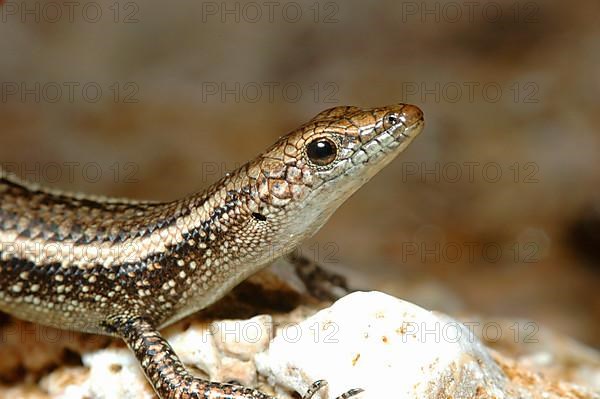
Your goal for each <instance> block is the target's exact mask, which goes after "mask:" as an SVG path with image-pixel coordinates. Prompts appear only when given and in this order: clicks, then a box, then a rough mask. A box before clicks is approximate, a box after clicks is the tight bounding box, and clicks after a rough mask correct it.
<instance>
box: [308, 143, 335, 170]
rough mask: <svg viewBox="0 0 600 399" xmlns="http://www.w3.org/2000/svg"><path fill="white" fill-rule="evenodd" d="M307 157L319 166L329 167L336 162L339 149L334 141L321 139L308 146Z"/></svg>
mask: <svg viewBox="0 0 600 399" xmlns="http://www.w3.org/2000/svg"><path fill="white" fill-rule="evenodd" d="M306 156H308V159H310V161H311V162H312V163H314V164H315V165H317V166H327V165H329V164H330V163H332V162H333V161H335V158H336V157H337V147H336V145H335V143H334V142H333V141H331V140H329V139H327V138H324V137H319V138H317V139H314V140H313V141H311V142H309V143H308V144H307V145H306Z"/></svg>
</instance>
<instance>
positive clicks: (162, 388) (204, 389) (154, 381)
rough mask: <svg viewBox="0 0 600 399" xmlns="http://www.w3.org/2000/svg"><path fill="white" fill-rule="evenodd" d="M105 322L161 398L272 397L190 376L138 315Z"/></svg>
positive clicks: (310, 392)
mask: <svg viewBox="0 0 600 399" xmlns="http://www.w3.org/2000/svg"><path fill="white" fill-rule="evenodd" d="M109 326H110V329H111V330H113V331H114V332H116V333H117V334H118V335H119V336H120V337H121V338H122V339H123V340H124V341H125V343H126V344H127V346H129V348H130V349H131V350H132V351H133V353H134V354H135V356H136V358H137V359H138V361H139V362H140V365H141V367H142V370H143V371H144V374H145V375H146V378H147V379H148V381H149V382H150V384H151V385H152V387H153V388H154V390H155V391H156V393H157V395H158V396H159V397H160V398H161V399H275V398H274V397H272V396H269V395H267V394H265V393H262V392H261V391H259V390H256V389H252V388H246V387H243V386H240V385H234V384H223V383H217V382H211V381H208V380H203V379H200V378H197V377H194V376H192V375H191V374H190V373H189V372H188V371H187V370H186V369H185V366H184V365H183V363H182V362H181V360H179V357H178V356H177V354H176V353H175V351H174V350H173V348H172V347H171V345H169V343H168V342H167V341H166V340H165V339H164V338H163V337H162V336H161V335H160V333H159V332H158V330H157V329H156V328H154V326H153V325H152V324H151V323H149V322H148V321H146V320H145V319H143V318H141V317H121V318H117V319H115V320H113V322H111V323H110V324H109ZM325 385H326V383H325V381H322V380H320V381H317V382H315V383H314V384H313V385H312V386H311V387H310V389H309V390H308V392H307V393H306V395H305V396H304V397H303V399H311V398H312V397H313V396H314V394H315V393H316V392H317V391H318V390H320V389H321V388H322V387H324V386H325ZM360 392H362V390H361V389H353V390H350V391H348V392H346V393H344V394H342V395H340V396H339V397H338V398H337V399H348V398H351V397H353V396H355V395H357V394H358V393H360Z"/></svg>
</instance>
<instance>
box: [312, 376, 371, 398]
mask: <svg viewBox="0 0 600 399" xmlns="http://www.w3.org/2000/svg"><path fill="white" fill-rule="evenodd" d="M325 386H327V381H325V380H318V381H315V382H313V384H312V385H311V386H310V388H308V391H307V392H306V394H305V395H304V396H303V397H302V399H312V397H313V396H314V395H315V393H317V392H318V391H319V390H321V389H322V388H323V387H325ZM361 392H364V389H362V388H354V389H351V390H349V391H347V392H344V393H343V394H341V395H340V396H338V397H337V398H335V399H349V398H352V397H354V396H356V395H358V394H359V393H361Z"/></svg>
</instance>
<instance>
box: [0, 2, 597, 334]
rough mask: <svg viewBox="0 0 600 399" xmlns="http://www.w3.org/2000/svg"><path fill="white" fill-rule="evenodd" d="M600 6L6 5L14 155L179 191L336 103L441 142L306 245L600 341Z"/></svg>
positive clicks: (133, 186)
mask: <svg viewBox="0 0 600 399" xmlns="http://www.w3.org/2000/svg"><path fill="white" fill-rule="evenodd" d="M599 16H600V3H598V2H597V1H594V0H587V1H580V2H577V6H569V5H567V4H566V3H564V2H559V1H514V0H500V1H492V2H485V1H484V2H477V1H475V2H471V3H468V2H467V3H462V2H452V1H427V2H421V1H415V2H411V1H404V2H400V1H393V0H389V1H379V2H366V1H360V0H351V1H343V2H342V1H323V2H314V1H313V0H308V1H304V0H302V1H292V2H277V1H275V2H270V3H269V2H221V1H216V2H211V1H206V2H200V1H194V0H189V1H177V2H173V3H167V2H164V1H156V0H145V1H143V2H137V1H131V2H127V1H121V2H116V3H115V2H113V1H112V0H110V1H108V0H107V1H92V2H86V1H84V2H77V1H75V2H60V1H52V2H46V1H5V2H4V5H3V6H2V8H1V9H0V54H1V55H0V82H1V87H0V89H1V93H0V94H1V98H0V126H1V127H0V132H1V134H0V160H1V162H2V164H3V166H4V167H5V168H6V169H9V170H12V171H15V172H16V173H17V174H19V175H21V176H23V177H26V178H28V179H29V180H34V181H38V182H41V183H45V184H48V185H51V186H53V187H57V188H62V189H69V190H83V191H86V192H89V193H96V194H106V195H114V196H128V197H134V198H152V199H161V200H168V199H173V198H176V197H179V196H182V195H185V194H187V193H189V192H192V191H197V190H200V189H202V188H203V187H206V186H207V185H208V184H210V183H211V182H213V181H215V180H217V178H218V177H219V176H221V175H222V174H224V173H225V172H226V171H227V170H230V169H233V168H235V167H236V166H237V165H239V164H241V163H243V162H244V161H246V160H247V159H249V158H251V157H253V156H254V155H256V154H257V153H259V152H261V151H262V150H263V149H264V148H265V147H266V146H268V145H269V144H270V143H271V142H272V141H273V140H274V139H276V138H277V137H278V136H280V135H282V134H284V133H286V132H287V131H289V130H291V129H293V128H295V127H296V126H297V125H299V124H301V123H303V122H305V121H306V120H308V119H309V118H311V117H312V116H313V115H314V114H316V113H317V112H319V111H320V110H322V109H324V108H328V107H331V106H335V105H346V104H351V105H358V106H364V107H369V106H376V105H383V104H387V103H395V102H410V103H414V104H417V105H419V106H420V107H421V108H423V110H424V111H425V115H426V122H427V127H426V130H425V132H424V134H423V135H422V136H421V137H419V138H418V139H417V140H416V141H415V142H414V143H413V145H412V146H411V147H410V148H409V149H408V150H407V151H406V153H405V154H403V155H402V156H401V158H400V159H398V160H397V161H396V162H395V163H393V164H392V165H390V166H389V167H388V168H386V169H385V170H384V171H382V172H381V173H380V174H379V175H378V176H376V177H375V178H374V179H373V180H372V182H371V183H369V184H368V185H367V186H365V187H364V188H363V189H362V190H361V191H360V192H358V193H357V194H356V195H355V196H354V197H353V198H352V199H351V200H350V201H349V202H348V203H347V204H346V205H344V206H343V207H342V208H341V209H340V210H339V211H338V212H337V213H336V214H335V216H334V217H333V218H332V219H331V221H330V222H329V223H328V224H327V225H326V227H325V228H324V229H323V230H322V231H321V232H320V233H319V234H318V235H317V236H316V237H315V238H314V239H313V240H312V241H311V242H309V243H307V244H306V245H305V246H304V247H303V253H304V254H305V255H307V256H310V257H312V258H316V259H317V260H319V261H320V262H322V263H325V264H328V265H329V266H330V267H332V268H334V269H336V270H339V271H343V272H344V273H346V274H347V275H349V276H350V277H351V282H352V284H353V285H354V286H357V287H363V288H365V289H378V290H382V291H385V292H388V293H391V294H394V295H396V296H399V297H401V298H405V299H408V300H411V301H414V302H416V303H418V304H420V305H422V306H425V307H428V308H431V309H439V310H443V311H448V312H450V313H453V314H455V315H456V314H470V313H473V314H485V315H489V316H506V317H512V318H518V317H523V318H530V319H533V320H536V321H539V322H541V323H544V324H547V325H549V326H551V327H553V328H555V329H556V330H559V331H562V332H565V333H568V334H571V335H573V336H574V337H577V338H579V339H581V340H583V341H584V342H586V343H588V344H591V345H594V346H600V295H599V294H598V289H599V287H600V263H599V262H600V248H599V247H600V244H599V242H600V238H599V236H600V222H599V219H600V193H599V190H598V187H600V135H599V132H598V130H599V126H600V113H598V94H599V93H600V90H599V89H600V73H599V72H598V71H599V70H600V68H599V67H600V44H599V43H600V24H599V23H598V18H599Z"/></svg>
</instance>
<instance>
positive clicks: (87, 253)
mask: <svg viewBox="0 0 600 399" xmlns="http://www.w3.org/2000/svg"><path fill="white" fill-rule="evenodd" d="M422 128H423V115H422V113H421V111H420V110H419V109H418V108H417V107H414V106H411V105H405V104H398V105H391V106H386V107H380V108H372V109H360V108H357V107H336V108H332V109H329V110H326V111H323V112H322V113H320V114H318V115H317V116H316V117H314V118H313V119H312V120H310V121H309V122H307V123H306V124H304V125H302V126H300V127H299V128H298V129H296V130H294V131H292V132H291V133H289V134H287V135H285V136H283V137H282V138H280V139H279V140H278V141H277V142H276V143H275V144H273V145H272V146H271V147H270V148H268V149H267V150H266V151H265V152H263V153H262V154H261V155H259V156H258V157H256V158H255V159H254V160H252V161H250V162H248V163H246V164H245V165H243V166H242V167H240V168H239V169H238V170H237V171H235V172H233V173H230V174H228V175H227V176H225V177H224V178H223V179H221V180H220V181H218V182H217V183H215V184H214V185H212V186H211V187H210V188H209V189H207V190H206V191H204V192H201V193H198V194H195V195H192V196H189V197H187V198H183V199H181V200H177V201H172V202H167V203H152V202H133V201H125V200H117V199H102V198H92V197H85V196H82V195H77V194H66V193H61V192H54V191H51V190H47V189H43V188H41V187H37V186H34V185H30V184H27V183H25V182H22V181H19V180H17V179H15V178H13V177H10V176H4V177H2V178H1V179H0V310H2V311H4V312H7V313H10V314H12V315H14V316H17V317H19V318H22V319H26V320H30V321H33V322H37V323H41V324H45V325H51V326H54V327H58V328H68V329H72V330H77V331H83V332H90V333H97V334H107V335H114V336H119V337H121V338H123V339H124V340H125V341H126V342H127V344H128V345H129V347H130V348H131V349H132V351H133V352H134V353H135V355H136V356H137V358H138V359H139V361H140V364H141V366H142V368H143V370H144V372H145V374H146V376H147V377H148V380H149V381H150V382H151V383H152V385H153V387H154V389H155V391H156V392H157V394H158V395H159V396H160V397H161V398H162V399H166V398H172V399H180V398H181V399H184V398H209V397H210V398H213V399H218V398H223V399H225V398H228V399H242V398H246V399H265V398H269V396H267V395H265V394H263V393H261V392H259V391H257V390H254V389H250V388H244V387H240V386H235V385H228V384H218V383H212V382H209V381H204V380H200V379H197V378H194V377H192V376H191V375H190V374H189V373H188V372H187V371H186V370H185V369H184V367H183V365H182V363H181V362H180V360H179V359H178V358H177V355H176V354H175V353H174V352H173V350H172V349H171V347H170V346H169V344H168V343H167V342H166V341H165V340H164V339H163V338H162V337H161V336H160V334H159V333H158V331H157V330H158V329H160V328H162V327H164V326H167V325H169V324H171V323H173V322H175V321H177V320H179V319H181V318H183V317H185V316H187V315H189V314H190V313H193V312H196V311H198V310H200V309H203V308H205V307H206V306H208V305H210V304H212V303H214V302H215V301H216V300H218V299H219V298H221V297H222V296H223V295H225V294H226V293H227V292H228V291H229V290H231V289H232V288H233V287H234V286H235V285H237V284H238V283H240V282H241V281H243V280H244V279H245V278H247V277H248V276H250V275H251V274H253V273H255V272H256V271H258V270H259V269H261V268H263V267H264V266H266V265H268V264H269V263H270V262H271V261H272V260H274V259H275V258H276V257H277V256H280V255H283V254H286V253H288V252H290V251H291V250H293V249H294V248H295V247H296V246H297V245H299V244H300V243H301V242H302V241H303V240H304V239H306V238H308V237H310V236H312V235H313V234H315V233H316V232H317V231H318V229H319V228H320V227H321V226H322V225H323V224H324V223H325V222H326V221H327V219H328V218H329V217H330V216H331V215H332V213H333V212H334V211H335V210H336V209H337V208H338V207H339V206H340V205H341V204H342V203H343V202H344V201H345V200H346V199H347V198H348V197H350V196H351V195H352V193H354V192H355V191H356V190H357V189H358V188H360V187H361V186H362V185H363V184H364V183H365V182H367V181H368V180H369V179H370V178H371V177H372V176H373V175H375V174H376V173H377V172H378V171H379V170H380V169H381V168H383V167H384V166H385V165H387V164H388V163H389V162H390V161H391V160H392V159H394V158H395V157H396V156H397V155H398V154H399V153H401V152H402V151H403V150H404V149H405V148H406V147H407V146H408V144H409V143H410V142H411V141H412V140H413V138H414V137H415V136H417V135H418V134H419V133H420V132H421V130H422ZM320 386H321V384H320V383H317V384H315V385H314V386H313V389H312V391H316V390H318V388H319V387H320ZM356 392H358V391H350V392H348V393H346V394H345V396H343V397H350V396H352V395H354V394H355V393H356ZM310 396H312V392H309V393H308V394H307V396H306V397H310Z"/></svg>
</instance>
